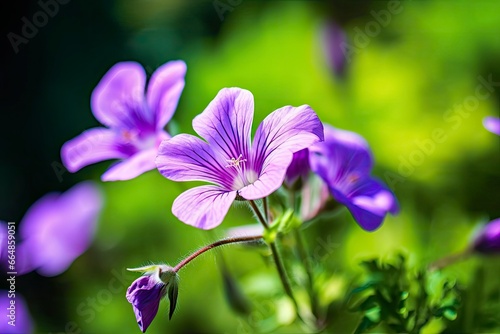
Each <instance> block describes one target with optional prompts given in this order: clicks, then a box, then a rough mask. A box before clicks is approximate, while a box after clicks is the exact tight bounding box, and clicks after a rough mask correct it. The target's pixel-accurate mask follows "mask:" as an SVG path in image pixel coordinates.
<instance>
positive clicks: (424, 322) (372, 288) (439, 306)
mask: <svg viewBox="0 0 500 334" xmlns="http://www.w3.org/2000/svg"><path fill="white" fill-rule="evenodd" d="M362 266H363V267H364V268H365V270H366V271H367V278H366V282H365V283H364V284H363V285H362V286H359V287H357V288H355V289H353V290H352V291H351V293H350V296H349V299H351V298H353V299H354V297H357V298H358V301H357V302H355V305H354V306H352V307H351V308H352V310H353V311H357V312H362V314H363V317H362V319H361V322H360V324H359V325H358V327H357V328H356V330H355V333H363V332H366V331H367V330H370V329H372V328H375V327H377V326H381V327H382V328H385V330H386V331H388V332H393V333H421V332H426V327H427V326H429V325H430V326H433V328H434V329H433V330H436V325H435V324H433V323H432V321H433V320H437V319H442V318H444V319H446V320H449V321H453V320H455V319H456V318H457V313H458V307H459V306H460V302H461V300H460V290H459V289H458V287H457V285H456V282H455V281H454V279H451V280H450V279H447V278H446V277H445V276H443V275H441V273H439V272H430V273H427V269H420V270H416V272H412V270H409V269H408V268H407V266H406V263H405V258H404V256H402V255H399V256H398V257H397V259H396V260H395V263H394V264H391V263H384V264H381V263H379V261H378V260H371V261H365V262H363V263H362ZM414 271H415V270H414ZM359 295H362V297H360V296H359ZM441 327H444V324H441Z"/></svg>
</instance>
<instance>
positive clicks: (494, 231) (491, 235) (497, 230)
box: [473, 218, 500, 254]
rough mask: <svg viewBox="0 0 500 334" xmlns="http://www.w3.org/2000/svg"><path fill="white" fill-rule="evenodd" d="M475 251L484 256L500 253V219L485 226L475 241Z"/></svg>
mask: <svg viewBox="0 0 500 334" xmlns="http://www.w3.org/2000/svg"><path fill="white" fill-rule="evenodd" d="M473 249H474V250H475V251H476V252H479V253H483V254H498V253H500V218H497V219H495V220H492V221H491V222H489V223H488V224H486V225H485V226H483V228H482V229H481V231H480V232H479V234H478V235H477V237H476V238H475V240H474V243H473Z"/></svg>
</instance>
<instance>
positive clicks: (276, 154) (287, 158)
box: [238, 149, 293, 200]
mask: <svg viewBox="0 0 500 334" xmlns="http://www.w3.org/2000/svg"><path fill="white" fill-rule="evenodd" d="M292 157H293V154H292V152H290V151H287V150H279V149H278V150H275V151H273V152H271V153H270V154H269V155H268V156H267V158H266V160H265V161H264V165H263V166H262V171H261V173H260V175H259V177H258V179H257V180H256V181H254V182H252V183H251V184H249V185H248V186H246V187H244V188H242V189H240V190H239V191H238V193H239V195H240V196H241V197H243V198H245V199H247V200H255V199H260V198H264V197H266V196H268V195H270V194H272V193H273V192H275V191H276V190H277V189H278V188H279V187H281V185H282V184H283V180H284V178H285V173H286V169H287V166H288V165H289V164H290V162H291V161H292Z"/></svg>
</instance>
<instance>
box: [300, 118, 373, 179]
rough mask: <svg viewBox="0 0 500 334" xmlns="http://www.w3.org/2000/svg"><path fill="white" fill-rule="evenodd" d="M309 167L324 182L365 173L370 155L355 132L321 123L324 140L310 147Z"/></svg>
mask: <svg viewBox="0 0 500 334" xmlns="http://www.w3.org/2000/svg"><path fill="white" fill-rule="evenodd" d="M309 152H310V158H309V161H310V164H311V169H312V170H313V171H314V172H315V173H317V174H318V175H320V176H321V177H322V178H323V179H324V180H325V182H326V183H328V184H339V183H342V182H343V180H344V179H347V180H349V179H358V178H361V177H364V176H365V175H369V174H370V172H371V169H372V167H373V157H372V154H371V150H370V147H369V146H368V143H367V142H366V140H365V139H364V138H363V137H361V136H360V135H358V134H357V133H354V132H350V131H345V130H339V129H335V128H334V127H332V126H330V125H328V124H325V140H324V141H323V142H320V143H317V144H315V145H313V146H311V147H310V149H309Z"/></svg>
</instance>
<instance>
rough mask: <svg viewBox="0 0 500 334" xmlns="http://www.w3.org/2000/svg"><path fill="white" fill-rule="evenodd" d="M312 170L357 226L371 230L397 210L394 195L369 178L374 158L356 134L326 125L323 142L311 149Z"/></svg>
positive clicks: (364, 142)
mask: <svg viewBox="0 0 500 334" xmlns="http://www.w3.org/2000/svg"><path fill="white" fill-rule="evenodd" d="M309 152H310V157H309V161H310V163H311V169H312V170H313V171H314V172H315V173H316V174H318V175H319V176H320V177H321V178H322V179H323V181H324V182H325V183H326V184H327V185H328V187H329V189H330V193H331V194H332V196H333V198H334V199H335V200H337V201H338V202H339V203H341V204H344V205H345V206H347V208H348V209H349V210H350V211H351V213H352V215H353V216H354V219H355V220H356V221H357V222H358V223H359V224H360V226H361V227H362V228H363V229H365V230H367V231H373V230H375V229H376V228H378V227H379V226H380V224H381V223H382V222H383V220H384V217H385V215H386V214H387V213H388V212H390V213H392V214H396V213H397V212H398V210H399V207H398V203H397V200H396V198H395V197H394V195H393V194H392V193H391V191H390V190H389V189H387V187H385V186H384V185H383V184H382V183H381V182H379V181H377V180H375V179H373V178H372V177H370V172H371V168H372V166H373V157H372V154H371V151H370V148H369V146H368V144H367V142H366V141H365V140H364V139H363V138H362V137H361V136H359V135H358V134H356V133H354V132H350V131H344V130H339V129H335V128H333V127H331V126H329V125H325V141H324V142H321V143H317V144H315V145H313V146H312V147H311V148H310V149H309Z"/></svg>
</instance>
